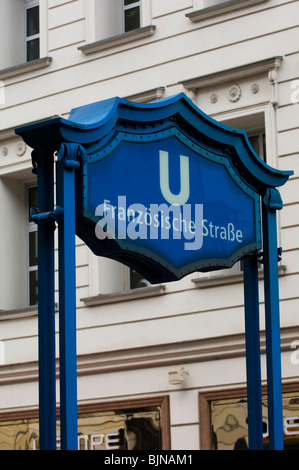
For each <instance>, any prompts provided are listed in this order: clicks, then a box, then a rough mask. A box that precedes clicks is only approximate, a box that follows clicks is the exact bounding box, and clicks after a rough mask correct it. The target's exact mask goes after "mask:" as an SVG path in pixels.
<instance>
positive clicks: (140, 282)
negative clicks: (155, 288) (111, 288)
mask: <svg viewBox="0 0 299 470" xmlns="http://www.w3.org/2000/svg"><path fill="white" fill-rule="evenodd" d="M128 284H129V285H128V287H129V289H128V290H132V289H140V288H142V287H149V285H150V283H149V282H148V280H147V279H145V278H144V277H142V276H141V274H139V273H137V272H136V271H134V270H133V269H130V268H128Z"/></svg>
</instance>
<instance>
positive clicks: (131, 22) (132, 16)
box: [124, 7, 140, 32]
mask: <svg viewBox="0 0 299 470" xmlns="http://www.w3.org/2000/svg"><path fill="white" fill-rule="evenodd" d="M124 13H125V32H127V31H132V30H133V29H137V28H140V8H139V7H135V8H130V9H129V10H125V12H124Z"/></svg>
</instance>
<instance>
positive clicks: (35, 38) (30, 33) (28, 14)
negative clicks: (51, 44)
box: [24, 0, 40, 62]
mask: <svg viewBox="0 0 299 470" xmlns="http://www.w3.org/2000/svg"><path fill="white" fill-rule="evenodd" d="M24 6H25V15H24V16H25V41H24V42H25V62H30V61H31V60H35V59H39V56H40V53H39V50H40V27H39V2H38V1H36V0H28V1H27V0H25V3H24Z"/></svg>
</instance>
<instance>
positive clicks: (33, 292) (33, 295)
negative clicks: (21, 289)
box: [29, 270, 38, 305]
mask: <svg viewBox="0 0 299 470" xmlns="http://www.w3.org/2000/svg"><path fill="white" fill-rule="evenodd" d="M37 292H38V285H37V270H36V271H30V272H29V303H30V305H36V304H37Z"/></svg>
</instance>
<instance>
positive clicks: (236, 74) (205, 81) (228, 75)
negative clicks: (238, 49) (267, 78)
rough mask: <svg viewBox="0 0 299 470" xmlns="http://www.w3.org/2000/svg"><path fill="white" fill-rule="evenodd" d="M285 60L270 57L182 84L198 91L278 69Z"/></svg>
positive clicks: (190, 89) (278, 57)
mask: <svg viewBox="0 0 299 470" xmlns="http://www.w3.org/2000/svg"><path fill="white" fill-rule="evenodd" d="M282 61H283V57H282V56H275V57H270V58H268V59H264V60H260V61H257V62H251V63H249V64H244V65H240V66H238V67H233V68H231V69H226V70H222V71H220V72H214V73H210V74H208V75H200V76H199V77H195V78H192V79H189V80H184V81H182V82H181V84H182V85H183V86H184V87H185V88H186V89H187V90H188V91H196V90H198V89H201V88H205V87H211V86H215V85H221V84H223V83H227V82H230V81H232V80H233V81H234V82H235V81H237V80H240V79H242V78H247V77H250V76H252V75H259V74H262V73H265V74H268V73H269V72H270V71H272V70H278V69H279V67H280V65H281V63H282Z"/></svg>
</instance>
